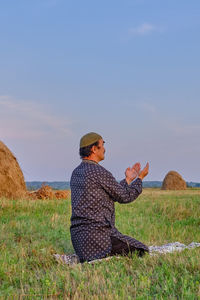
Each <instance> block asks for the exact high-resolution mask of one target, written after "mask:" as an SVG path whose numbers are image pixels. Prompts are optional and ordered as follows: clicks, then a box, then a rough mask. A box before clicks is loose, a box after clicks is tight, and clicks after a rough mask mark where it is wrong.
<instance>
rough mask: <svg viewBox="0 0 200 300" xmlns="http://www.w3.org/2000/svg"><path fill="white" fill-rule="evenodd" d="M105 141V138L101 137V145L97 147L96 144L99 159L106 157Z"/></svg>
mask: <svg viewBox="0 0 200 300" xmlns="http://www.w3.org/2000/svg"><path fill="white" fill-rule="evenodd" d="M104 143H105V142H104V140H103V139H101V140H99V145H98V146H97V147H96V146H95V156H96V158H97V159H98V161H101V160H103V159H104V154H105V148H104Z"/></svg>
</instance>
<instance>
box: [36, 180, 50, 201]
mask: <svg viewBox="0 0 200 300" xmlns="http://www.w3.org/2000/svg"><path fill="white" fill-rule="evenodd" d="M35 195H36V197H37V199H43V200H44V199H54V198H55V195H54V192H53V189H52V188H51V187H50V186H49V185H44V184H43V185H42V187H41V188H40V189H39V190H37V191H36V192H35Z"/></svg>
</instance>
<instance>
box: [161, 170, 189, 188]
mask: <svg viewBox="0 0 200 300" xmlns="http://www.w3.org/2000/svg"><path fill="white" fill-rule="evenodd" d="M186 188H187V186H186V182H185V180H184V179H183V178H182V177H181V175H180V174H179V173H177V172H175V171H170V172H169V173H167V175H166V176H165V178H164V180H163V184H162V190H185V189H186Z"/></svg>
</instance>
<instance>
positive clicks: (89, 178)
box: [70, 132, 149, 262]
mask: <svg viewBox="0 0 200 300" xmlns="http://www.w3.org/2000/svg"><path fill="white" fill-rule="evenodd" d="M79 153H80V156H81V158H82V162H81V164H80V165H79V166H78V167H77V168H76V169H75V170H74V171H73V173H72V176H71V180H70V187H71V201H72V216H71V227H70V231H71V240H72V244H73V247H74V249H75V252H76V254H77V255H78V257H79V260H80V262H84V261H92V260H95V259H100V258H104V257H106V256H112V255H116V254H119V255H120V254H121V255H127V254H128V253H129V252H134V251H137V253H138V254H139V255H143V254H144V253H145V252H148V251H149V250H148V247H147V246H146V245H144V244H142V243H141V242H139V241H137V240H135V239H134V238H132V237H129V236H126V235H123V234H121V233H120V232H119V231H118V230H117V229H116V228H115V207H114V203H115V202H116V201H117V202H119V203H122V204H123V203H129V202H132V201H134V200H135V199H136V198H137V197H138V196H139V195H140V193H141V192H142V179H143V178H144V177H145V176H146V175H147V174H148V169H149V165H148V163H147V165H146V167H145V168H144V169H143V170H142V171H141V170H140V164H139V163H136V164H135V165H134V166H133V167H132V168H127V169H126V172H125V176H126V178H125V179H124V180H122V181H121V182H120V183H118V182H117V181H116V180H115V178H114V177H113V176H112V174H111V173H110V172H109V171H107V170H106V169H105V168H103V167H102V166H101V165H99V162H100V161H102V160H103V159H104V154H105V148H104V141H103V139H102V137H101V136H100V135H99V134H97V133H94V132H90V133H88V134H86V135H84V136H83V137H82V138H81V140H80V150H79ZM136 177H137V179H136V180H135V181H134V182H132V181H133V180H134V179H135V178H136Z"/></svg>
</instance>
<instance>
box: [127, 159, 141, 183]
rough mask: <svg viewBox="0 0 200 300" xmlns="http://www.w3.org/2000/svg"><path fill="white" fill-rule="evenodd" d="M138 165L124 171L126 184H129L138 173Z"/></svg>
mask: <svg viewBox="0 0 200 300" xmlns="http://www.w3.org/2000/svg"><path fill="white" fill-rule="evenodd" d="M140 169H141V166H140V163H136V164H134V165H133V166H132V168H130V167H129V168H127V169H126V171H125V176H126V182H127V183H128V184H130V183H131V182H132V181H133V180H134V179H135V178H136V177H137V176H138V175H139V173H140Z"/></svg>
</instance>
